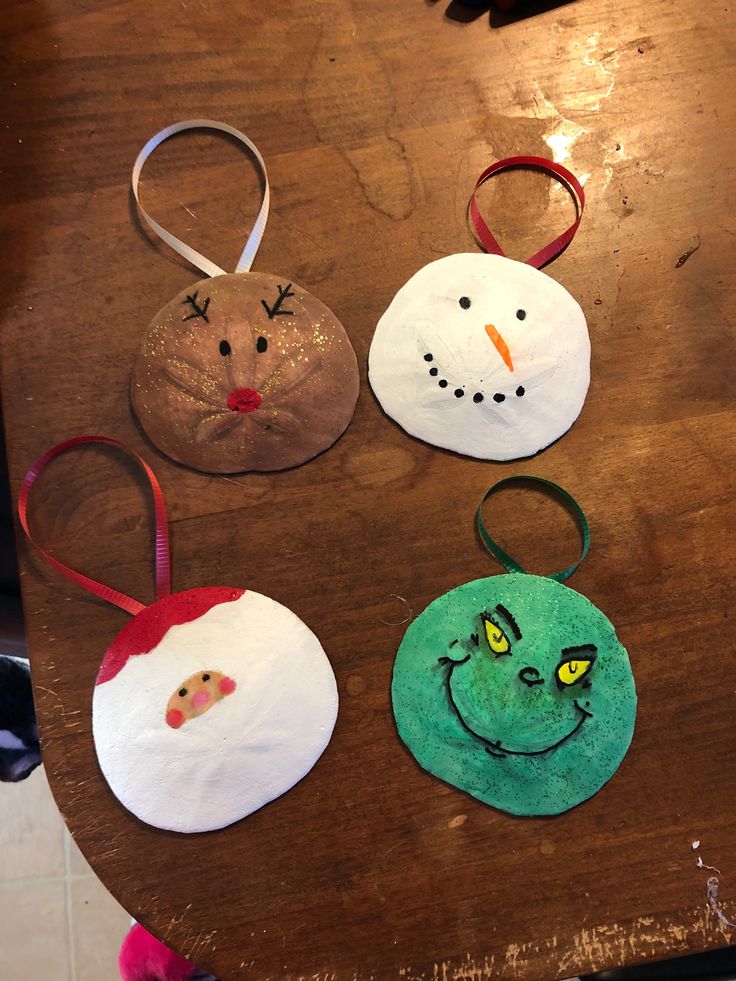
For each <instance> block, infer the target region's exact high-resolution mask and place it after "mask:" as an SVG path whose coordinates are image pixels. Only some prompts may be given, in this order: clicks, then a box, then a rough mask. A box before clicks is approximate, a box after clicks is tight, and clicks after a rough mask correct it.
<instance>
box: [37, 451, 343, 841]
mask: <svg viewBox="0 0 736 981" xmlns="http://www.w3.org/2000/svg"><path fill="white" fill-rule="evenodd" d="M88 443H103V444H108V445H111V446H115V447H120V448H121V449H123V450H125V451H126V452H127V453H129V454H130V456H132V457H133V458H134V459H135V460H136V461H137V462H138V463H139V464H140V465H141V466H142V467H143V469H144V470H145V472H146V475H147V476H148V479H149V481H150V484H151V489H152V491H153V498H154V504H155V513H156V601H155V602H154V603H152V604H151V605H150V606H144V604H143V603H139V602H138V601H137V600H135V599H133V598H132V597H130V596H126V595H125V594H124V593H120V592H118V591H117V590H115V589H112V588H110V587H108V586H104V585H102V584H101V583H98V582H96V581H95V580H93V579H90V578H88V577H87V576H84V575H82V574H81V573H79V572H75V571H74V570H73V569H70V568H69V567H68V566H66V565H64V564H63V563H61V562H59V561H58V560H57V559H55V558H54V557H53V556H51V555H50V554H49V553H48V552H46V551H44V550H43V549H42V548H40V547H39V546H38V545H37V544H36V543H35V542H34V540H33V537H32V535H31V532H30V530H29V525H28V515H27V512H28V497H29V493H30V490H31V487H32V485H33V483H34V481H35V480H36V478H37V477H38V475H39V474H40V473H41V471H42V470H43V469H44V468H45V467H46V465H47V464H48V463H49V461H51V460H53V459H54V457H56V456H59V454H61V453H64V452H65V451H66V450H69V449H71V448H72V447H76V446H81V445H84V444H88ZM18 514H19V517H20V523H21V525H22V527H23V530H24V531H25V533H26V535H27V536H28V538H29V539H30V541H31V542H33V544H34V545H36V548H37V549H38V551H39V552H40V554H41V555H42V556H43V558H44V559H45V560H46V561H47V562H48V563H49V564H50V565H51V566H53V568H54V569H56V570H57V571H58V572H60V573H62V574H63V575H65V576H67V577H68V578H69V579H71V580H72V582H75V583H77V584H78V585H80V586H83V587H84V588H85V589H87V590H89V591H90V592H91V593H93V594H94V595H95V596H99V597H102V598H103V599H105V600H107V601H108V602H110V603H113V604H114V605H116V606H119V607H120V608H121V609H123V610H125V611H126V612H128V613H130V614H132V616H133V619H132V620H131V621H130V622H129V623H128V624H127V625H126V626H125V627H124V628H123V629H122V630H121V631H120V633H119V634H118V635H117V637H116V638H115V639H114V640H113V641H112V643H111V644H110V645H109V647H108V648H107V651H106V652H105V654H104V656H103V658H102V664H101V666H100V670H99V673H98V675H97V680H96V682H95V689H94V695H93V698H92V734H93V737H94V742H95V749H96V751H97V759H98V761H99V764H100V768H101V770H102V772H103V774H104V776H105V779H106V780H107V782H108V784H109V785H110V789H111V790H112V792H113V793H114V794H115V796H116V797H117V798H118V800H119V801H120V802H121V803H122V804H123V805H124V806H125V807H127V808H128V810H129V811H131V812H132V813H133V814H135V815H136V817H138V818H140V819H141V820H142V821H145V822H146V823H147V824H151V825H153V826H154V827H157V828H164V829H166V830H169V831H180V832H195V831H213V830H215V829H218V828H223V827H225V826H226V825H229V824H232V823H233V822H234V821H238V820H240V819H241V818H244V817H245V816H246V815H248V814H250V813H252V812H253V811H255V810H257V809H258V808H260V807H262V806H263V805H264V804H267V803H268V802H269V801H272V800H274V798H276V797H279V796H280V795H281V794H283V793H285V792H286V791H287V790H289V789H290V788H291V787H293V786H294V784H295V783H297V782H298V781H299V780H301V779H302V777H304V776H305V775H306V774H307V773H308V772H309V771H310V770H311V769H312V767H313V766H314V764H315V763H316V762H317V760H318V759H319V757H320V756H321V755H322V753H323V752H324V750H325V748H326V746H327V744H328V742H329V741H330V737H331V735H332V730H333V728H334V725H335V720H336V717H337V707H338V696H337V687H336V684H335V677H334V674H333V672H332V668H331V666H330V662H329V661H328V660H327V656H326V655H325V652H324V651H323V649H322V646H321V645H320V642H319V641H318V639H317V638H316V637H315V635H314V634H313V633H312V631H311V630H310V629H309V628H308V627H307V626H306V625H305V624H304V623H303V622H302V621H301V620H300V619H299V617H297V616H296V614H294V613H292V612H291V610H289V609H287V607H285V606H282V605H281V604H280V603H277V602H276V601H275V600H272V599H269V598H268V597H267V596H263V595H262V594H260V593H256V592H254V591H253V590H250V589H242V588H233V587H229V586H227V587H226V586H208V587H200V588H197V589H188V590H185V591H184V592H181V593H171V587H170V563H169V536H168V527H167V518H166V508H165V504H164V499H163V495H162V492H161V488H160V486H159V484H158V482H157V480H156V477H155V476H154V474H153V471H152V470H151V469H150V467H149V466H148V465H147V464H146V463H145V462H144V461H143V460H142V459H141V457H139V456H138V455H137V454H136V453H134V452H133V451H132V450H129V449H127V447H125V446H124V445H123V444H122V443H120V442H119V441H118V440H116V439H112V438H111V437H108V436H78V437H76V438H74V439H70V440H67V441H66V442H64V443H60V444H59V445H58V446H55V447H53V448H52V449H50V450H48V451H47V452H46V453H44V454H43V456H41V457H40V459H39V460H37V461H36V463H35V464H34V465H33V466H32V467H31V469H30V470H29V471H28V473H27V474H26V477H25V479H24V481H23V485H22V488H21V492H20V498H19V501H18Z"/></svg>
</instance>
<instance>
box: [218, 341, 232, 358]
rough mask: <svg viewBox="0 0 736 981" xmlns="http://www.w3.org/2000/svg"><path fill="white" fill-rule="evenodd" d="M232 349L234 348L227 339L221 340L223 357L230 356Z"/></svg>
mask: <svg viewBox="0 0 736 981" xmlns="http://www.w3.org/2000/svg"><path fill="white" fill-rule="evenodd" d="M231 351H232V348H231V347H230V344H229V343H228V342H227V341H220V354H221V355H222V356H223V358H226V357H228V355H229V354H230V352H231Z"/></svg>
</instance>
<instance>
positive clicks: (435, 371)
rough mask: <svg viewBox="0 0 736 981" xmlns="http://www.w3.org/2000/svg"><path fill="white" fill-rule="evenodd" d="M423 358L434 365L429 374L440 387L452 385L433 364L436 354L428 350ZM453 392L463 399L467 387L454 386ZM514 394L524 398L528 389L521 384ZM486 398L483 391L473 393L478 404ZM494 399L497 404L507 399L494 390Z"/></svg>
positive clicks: (457, 397)
mask: <svg viewBox="0 0 736 981" xmlns="http://www.w3.org/2000/svg"><path fill="white" fill-rule="evenodd" d="M423 358H424V361H425V362H427V363H428V364H431V365H432V367H431V368H429V375H430V377H431V378H434V379H436V380H437V384H438V385H439V387H440V388H448V387H450V382H449V381H448V380H447V379H446V378H440V377H438V376H439V374H440V369H439V368H438V367H437V366H436V365H435V364H432V362H433V361H434V355H433V354H432V353H431V352H430V351H427V353H426V354H425V355H424V356H423ZM481 381H482V379H481ZM471 391H472V389H471ZM452 392H453V395H454V396H455V398H456V399H461V398H463V397H464V396H465V389H464V388H462V387H460V386H458V387H457V388H454V389H453V390H452ZM514 394H515V395H516V396H517V398H522V397H523V396H524V395H526V389H525V388H524V386H523V385H519V386H517V388H516V391H515V393H514ZM485 398H486V396H485V394H484V393H483V392H475V393H474V395H473V402H475V404H476V405H480V403H481V402H483V401H485ZM493 401H494V402H495V403H496V405H501V404H502V403H503V402H505V401H506V395H505V394H504V393H503V392H494V394H493Z"/></svg>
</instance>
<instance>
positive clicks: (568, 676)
mask: <svg viewBox="0 0 736 981" xmlns="http://www.w3.org/2000/svg"><path fill="white" fill-rule="evenodd" d="M594 663H595V655H594V654H590V655H588V656H587V657H572V658H570V659H569V660H568V661H563V662H562V663H561V664H558V665H557V670H556V671H555V678H556V679H557V687H558V688H559V689H560V690H562V689H564V688H570V687H571V686H572V685H577V684H579V683H580V682H581V681H582V680H583V678H586V677H587V676H588V675H589V674H590V669H591V668H592V667H593V664H594Z"/></svg>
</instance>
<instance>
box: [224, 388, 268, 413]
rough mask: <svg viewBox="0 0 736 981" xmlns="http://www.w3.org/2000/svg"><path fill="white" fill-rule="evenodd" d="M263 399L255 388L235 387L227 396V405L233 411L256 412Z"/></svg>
mask: <svg viewBox="0 0 736 981" xmlns="http://www.w3.org/2000/svg"><path fill="white" fill-rule="evenodd" d="M262 401H263V399H262V398H261V396H260V394H259V393H258V392H257V391H256V390H255V388H234V389H233V390H232V392H230V394H229V395H228V397H227V407H228V409H232V411H233V412H255V411H256V409H257V408H258V406H259V405H260V404H261V402H262Z"/></svg>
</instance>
